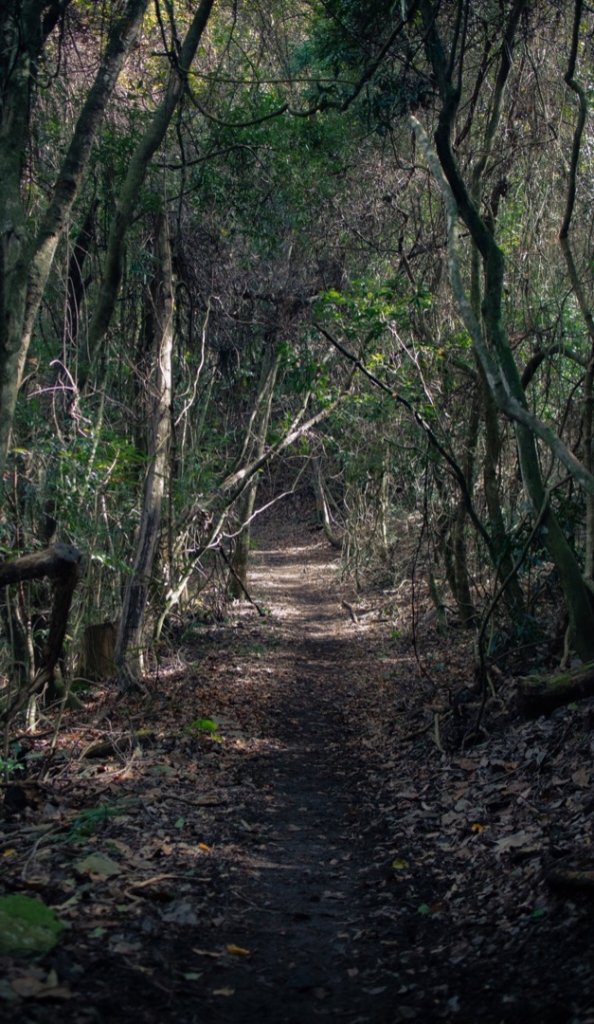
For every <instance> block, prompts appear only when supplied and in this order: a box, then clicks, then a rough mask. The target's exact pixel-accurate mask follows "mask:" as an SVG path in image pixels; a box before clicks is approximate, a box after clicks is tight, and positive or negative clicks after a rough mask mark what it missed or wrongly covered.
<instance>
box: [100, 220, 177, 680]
mask: <svg viewBox="0 0 594 1024" xmlns="http://www.w3.org/2000/svg"><path fill="white" fill-rule="evenodd" d="M155 236H156V237H155V251H156V257H157V262H158V271H157V276H156V279H155V281H154V282H153V288H152V298H151V303H152V311H153V312H152V315H153V317H154V328H155V329H154V334H155V354H154V368H153V373H154V393H153V413H152V420H151V423H150V426H149V437H148V444H147V447H148V458H149V464H148V468H147V473H146V478H145V483H144V493H143V501H142V510H141V517H140V527H139V531H138V537H137V540H136V553H135V556H134V563H133V566H132V571H131V574H130V576H129V577H128V579H127V581H126V587H125V590H124V599H123V607H122V614H121V616H120V621H119V626H118V632H117V638H116V644H115V654H114V661H115V665H116V671H117V674H118V677H119V682H120V685H121V686H122V688H123V689H126V688H127V687H128V685H130V684H132V683H133V682H134V681H135V680H137V679H138V678H139V676H140V675H141V674H142V671H143V657H142V627H143V623H144V615H145V610H146V604H147V598H148V588H149V582H150V579H151V574H152V571H153V565H154V561H155V554H156V551H157V544H158V541H159V532H160V527H161V509H162V504H163V495H164V492H165V481H166V478H167V471H168V464H169V443H170V437H171V401H172V371H171V362H172V360H171V354H172V350H173V273H172V267H171V248H170V244H169V234H168V227H167V220H166V217H165V214H161V215H160V216H159V218H158V221H157V224H156V228H155Z"/></svg>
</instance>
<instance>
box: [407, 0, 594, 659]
mask: <svg viewBox="0 0 594 1024" xmlns="http://www.w3.org/2000/svg"><path fill="white" fill-rule="evenodd" d="M525 6H526V2H525V0H516V3H515V4H514V7H513V15H512V16H510V22H509V25H508V30H507V32H506V38H505V45H504V48H503V54H502V58H501V68H500V72H499V75H498V79H497V88H496V92H495V97H494V100H493V110H492V114H491V118H490V121H489V124H488V129H487V139H486V143H485V150H486V151H489V150H490V146H491V143H492V141H493V138H494V134H495V129H496V126H497V124H498V120H499V113H500V108H501V100H502V96H503V91H504V88H505V83H506V80H507V74H508V72H509V67H510V66H511V54H512V50H513V36H514V30H515V27H516V26H517V21H518V19H519V15H520V13H521V11H522V9H523V8H524V7H525ZM422 9H423V13H424V17H425V25H426V48H427V54H428V57H429V59H430V61H431V63H432V66H433V70H434V73H435V75H436V78H437V80H438V82H439V87H440V92H441V96H442V108H441V111H440V115H439V123H438V127H437V129H436V132H435V143H436V148H437V156H438V159H439V163H440V165H441V166H440V167H439V168H438V169H437V168H436V173H437V180H438V182H439V184H440V186H441V188H442V193H443V196H444V200H445V203H446V211H447V215H448V234H449V246H448V255H449V262H450V278H451V281H452V288H453V291H454V297H455V299H456V302H457V303H458V305H459V308H460V311H461V313H462V316H463V318H464V322H465V324H466V326H467V328H468V330H469V332H470V334H471V337H472V340H473V343H474V348H475V353H476V355H477V357H478V358H479V360H480V362H481V365H482V367H483V370H484V372H485V376H486V378H487V381H488V383H489V387H490V388H491V390H492V393H493V397H494V399H495V401H496V402H498V403H499V402H501V408H502V410H503V411H505V412H508V413H509V411H510V410H511V409H513V410H514V414H515V415H514V420H515V430H516V442H517V446H518V455H519V461H520V467H521V471H522V479H523V482H524V488H525V491H526V494H527V496H528V498H529V500H530V502H531V505H532V507H533V510H534V513H535V515H537V516H539V518H540V521H541V524H542V536H543V541H544V543H545V545H546V547H547V550H548V552H549V554H550V556H551V559H552V561H553V563H554V565H555V568H556V570H557V573H558V575H559V579H560V581H561V586H562V589H563V593H564V597H565V602H566V605H567V610H568V614H569V620H570V626H571V632H572V636H573V640H574V644H575V649H576V650H577V652H578V654H579V655H580V657H581V658H582V660H583V661H590V660H592V659H594V606H593V602H592V596H591V594H590V592H589V590H588V588H587V586H586V584H585V583H584V580H583V578H582V574H581V569H580V566H579V563H578V561H577V558H576V555H575V552H574V551H573V549H572V547H571V545H570V544H569V542H568V540H567V538H566V537H565V535H564V533H563V531H562V529H561V527H560V525H559V522H558V520H557V517H556V516H555V514H554V512H553V510H552V509H551V506H550V502H549V495H548V493H547V491H546V490H545V487H544V483H543V480H542V474H541V470H540V465H539V461H538V452H537V448H536V441H535V434H534V429H533V421H534V420H535V418H533V417H531V416H530V415H529V413H528V409H527V406H526V400H525V396H524V390H523V388H522V382H521V379H520V374H519V372H518V368H517V366H516V363H515V360H514V356H513V352H512V350H511V346H510V344H509V338H508V335H507V331H506V328H505V322H504V314H503V285H504V257H503V253H502V252H501V249H500V248H499V246H498V245H497V243H496V241H495V238H494V236H493V234H492V232H491V230H490V229H489V227H488V226H487V224H486V223H485V221H484V219H483V217H482V216H481V214H480V212H479V210H478V209H477V208H476V206H475V205H474V203H473V202H472V199H471V196H470V194H469V192H468V189H467V188H466V185H465V182H464V180H463V178H462V175H461V172H460V169H459V167H458V164H457V162H456V159H455V157H454V154H453V151H452V145H451V132H452V125H453V122H454V119H455V115H456V111H457V106H458V102H459V92H458V90H457V89H454V88H453V86H452V83H451V81H450V79H449V77H448V72H447V69H448V67H449V66H450V65H449V62H448V60H447V57H446V55H445V51H444V49H443V45H442V43H441V40H440V39H439V36H438V34H437V30H436V26H435V7H434V4H432V3H429V2H424V3H423V4H422ZM413 123H414V124H415V125H416V126H418V129H419V130H418V136H419V138H420V139H421V141H422V144H423V147H424V149H425V152H426V155H427V158H428V160H429V163H430V166H432V167H433V166H435V165H434V164H433V161H434V154H433V152H432V150H431V149H430V147H428V146H427V142H426V137H424V136H423V132H422V129H421V128H420V125H418V122H416V121H414V122H413ZM458 217H460V218H461V219H462V220H463V221H464V223H465V224H466V227H467V228H468V231H469V232H470V236H471V238H472V241H473V243H474V245H475V246H476V247H477V249H478V251H479V253H480V255H481V258H482V263H483V273H484V282H485V284H484V299H483V304H482V317H483V322H484V325H485V331H486V335H487V338H488V339H489V341H490V343H491V352H492V353H493V355H494V360H493V356H492V355H491V354H490V353H489V352H488V350H487V349H486V347H485V345H484V340H483V337H482V331H481V327H480V325H479V324H478V322H477V320H476V317H475V315H474V313H473V310H472V305H471V303H470V302H469V300H468V297H467V295H466V292H465V289H464V286H463V283H462V278H461V274H460V264H459V255H458V250H457V221H458ZM556 440H557V441H558V439H556ZM563 447H564V446H562V445H559V444H556V445H555V449H556V450H558V451H559V452H561V449H562V448H563ZM564 461H566V459H565V457H564ZM569 461H570V464H571V465H572V466H574V463H575V462H576V460H575V459H573V458H571V459H570V460H569ZM575 468H576V467H575V466H574V469H575ZM581 469H582V471H583V467H581ZM581 475H582V476H583V472H582V474H581Z"/></svg>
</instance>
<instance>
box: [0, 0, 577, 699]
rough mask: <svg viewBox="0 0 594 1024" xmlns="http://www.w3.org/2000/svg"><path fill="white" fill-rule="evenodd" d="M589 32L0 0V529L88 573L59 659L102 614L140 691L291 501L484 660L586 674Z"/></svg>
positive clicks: (34, 659)
mask: <svg viewBox="0 0 594 1024" xmlns="http://www.w3.org/2000/svg"><path fill="white" fill-rule="evenodd" d="M593 29H594V25H593V23H592V12H591V11H590V9H589V8H587V7H585V6H584V5H583V4H582V3H581V2H579V0H576V2H575V3H573V4H566V3H560V2H558V0H540V2H538V3H533V2H532V3H531V2H528V0H506V2H505V3H497V4H495V3H491V2H490V0H484V2H480V3H471V2H470V0H458V2H455V3H449V2H447V3H446V2H443V0H442V2H440V0H412V2H403V3H402V4H391V3H390V4H388V3H386V2H383V0H376V2H374V3H371V4H369V3H366V4H362V3H357V2H352V0H326V2H320V3H317V2H315V3H300V2H299V0H275V2H273V3H266V4H264V3H261V4H259V3H250V4H236V3H232V2H221V3H219V2H214V3H213V2H212V0H211V2H207V0H203V2H202V4H200V5H199V6H198V7H197V6H196V5H195V4H190V3H182V2H177V3H174V2H172V0H155V2H154V3H148V2H146V0H145V2H139V0H127V2H124V0H111V2H105V3H103V4H101V5H97V4H94V3H88V2H86V0H36V2H35V0H12V2H9V3H6V4H4V6H3V9H2V12H1V13H0V40H1V43H0V45H1V46H2V51H3V59H2V62H1V67H2V71H1V77H0V95H1V98H2V120H1V125H0V178H1V180H2V183H3V188H2V193H1V196H0V232H1V235H2V263H1V268H0V269H1V274H2V280H1V288H2V291H1V298H0V402H1V405H0V448H1V451H0V460H1V465H2V470H3V478H2V487H3V501H2V511H1V514H0V543H1V551H2V555H3V556H4V558H6V559H12V558H16V557H17V556H19V555H21V554H24V553H31V552H34V551H36V550H37V549H45V548H47V547H48V545H49V546H51V545H52V544H53V543H54V542H55V541H56V540H57V541H59V542H62V543H68V544H71V545H75V546H76V548H77V549H78V550H79V551H81V552H82V553H83V556H84V562H83V568H82V570H81V579H80V583H79V585H78V588H77V593H76V597H75V602H74V611H73V614H72V616H71V621H70V624H69V629H68V634H67V638H66V650H67V654H68V659H69V661H70V668H71V670H72V669H74V668H75V667H76V666H77V664H78V668H80V663H79V660H78V659H79V655H78V654H77V651H78V650H79V648H80V643H81V637H82V635H83V632H84V630H85V628H86V627H88V626H92V625H96V624H99V623H105V622H111V623H116V626H115V627H113V628H114V629H115V634H114V635H115V650H114V652H113V668H114V673H115V674H116V675H117V676H118V678H119V681H120V684H121V685H122V686H124V687H126V686H129V685H131V684H135V683H137V681H138V680H140V679H141V678H142V672H143V670H144V668H145V667H146V655H147V653H150V651H151V650H153V649H154V645H155V643H156V642H157V640H158V639H159V637H160V636H162V634H163V630H171V629H172V628H173V627H174V626H175V625H176V624H179V623H180V622H181V623H182V624H183V623H184V622H187V620H188V618H189V617H196V616H198V617H200V616H208V615H218V614H222V613H223V612H224V607H225V603H226V602H227V601H228V600H229V599H230V598H231V597H239V598H241V597H242V596H245V587H246V582H247V577H246V566H247V561H248V557H249V531H250V523H251V522H252V521H253V517H254V516H255V515H257V512H258V509H259V508H260V507H261V506H262V505H264V504H266V503H268V502H269V501H271V500H273V499H279V500H284V499H282V498H280V495H281V493H284V492H285V491H290V490H292V489H295V488H300V489H302V490H303V491H305V492H306V493H308V494H311V502H312V514H313V509H314V508H315V509H317V513H316V514H317V515H318V516H319V521H320V525H321V526H323V527H324V528H325V529H326V531H327V534H328V537H329V539H330V540H331V541H332V542H334V543H336V544H338V545H341V547H342V551H343V558H344V564H345V570H346V571H347V572H349V573H351V574H353V576H354V578H355V579H356V580H357V582H358V584H359V585H361V586H364V585H366V584H367V583H368V582H369V581H371V580H375V581H378V580H379V581H381V582H382V583H383V584H384V585H385V586H392V585H394V584H395V583H397V582H400V581H401V580H403V579H406V578H408V577H409V576H410V574H411V573H413V572H414V573H415V575H416V578H417V582H418V581H419V580H421V581H422V582H423V584H424V585H425V586H426V589H427V594H428V595H430V597H431V599H432V600H433V602H434V603H435V605H436V609H437V613H438V614H439V616H440V618H443V619H444V621H446V620H447V621H448V622H450V623H452V622H453V623H457V624H460V625H462V626H464V627H469V628H474V629H476V630H477V633H478V635H479V638H480V651H481V659H482V664H483V668H484V666H485V665H488V662H489V659H493V658H499V657H500V656H501V655H502V654H504V653H505V652H509V651H510V650H514V651H516V652H518V651H521V652H522V654H521V657H516V660H515V661H514V666H515V667H516V668H518V667H521V668H522V669H526V668H527V667H528V666H529V665H530V664H531V663H532V662H533V660H534V652H535V651H536V650H538V651H539V652H540V653H539V657H542V651H543V638H547V637H551V636H553V635H554V637H555V644H556V646H555V644H553V643H551V644H550V645H549V646H548V647H547V656H548V657H550V659H551V661H554V660H555V659H557V660H559V659H560V657H561V656H562V649H563V643H564V644H565V652H566V655H568V654H569V655H570V654H571V652H572V651H573V652H575V653H577V655H578V656H579V658H580V659H581V660H582V661H588V660H592V659H594V606H593V604H592V594H591V591H592V578H593V572H594V477H593V476H592V471H593V449H592V413H593V393H592V387H593V377H594V362H593V358H592V356H593V347H592V346H593V342H594V323H593V320H592V313H591V300H592V255H591V252H592V241H591V235H592V211H593V210H594V203H593V201H592V198H593V197H592V195H591V191H592V180H593V176H592V167H591V162H592V153H593V148H592V146H593V141H592V140H593V135H592V127H591V123H590V120H589V100H590V94H591V91H592V82H591V80H590V79H591V67H592V32H593ZM207 594H208V597H207ZM551 598H552V600H551ZM547 602H548V603H547ZM50 605H51V593H50V590H49V584H48V583H47V582H46V583H44V582H40V581H35V582H26V581H24V580H22V581H20V582H19V583H18V584H16V585H12V586H11V588H7V589H6V590H5V598H4V600H3V604H2V619H3V626H4V631H3V632H4V640H3V654H2V658H3V671H4V674H5V679H6V680H7V688H8V690H9V691H10V692H13V689H11V688H14V687H15V686H16V687H21V688H23V687H24V688H25V690H26V692H27V693H29V692H31V690H34V689H35V679H36V678H37V679H39V680H40V681H42V682H43V684H44V685H45V684H46V683H47V677H46V676H44V675H43V673H42V672H41V671H40V669H39V664H40V659H41V661H43V655H42V654H40V651H41V650H42V648H43V644H44V640H45V637H46V634H47V630H48V628H49V621H50ZM552 608H554V609H555V614H553V613H552V611H551V609H552ZM44 631H45V632H44ZM15 666H16V668H15ZM36 673H37V675H36ZM40 685H41V682H40ZM27 687H28V688H29V689H26V688H27ZM7 707H15V705H14V702H13V701H12V702H11V698H10V694H9V697H8V704H7Z"/></svg>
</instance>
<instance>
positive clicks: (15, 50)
mask: <svg viewBox="0 0 594 1024" xmlns="http://www.w3.org/2000/svg"><path fill="white" fill-rule="evenodd" d="M147 3H148V0H128V4H127V7H126V10H125V12H124V14H123V15H122V17H121V18H118V19H116V20H115V22H114V25H113V28H112V31H111V33H110V36H109V40H108V43H107V48H106V51H105V56H104V58H103V60H102V62H101V65H100V68H99V71H98V72H97V77H96V78H95V82H94V84H93V86H92V88H91V90H90V92H89V94H88V97H87V100H86V102H85V104H84V106H83V109H82V111H81V113H80V116H79V118H78V121H77V124H76V128H75V130H74V134H73V136H72V139H71V142H70V146H69V148H68V151H67V153H66V156H65V157H64V162H63V164H62V168H61V170H60V173H59V174H58V178H57V181H56V183H55V185H54V190H53V194H52V198H51V200H50V203H49V206H48V208H47V210H46V213H45V215H44V217H43V220H42V223H41V227H40V229H39V232H38V234H37V238H35V239H32V238H30V237H28V235H27V227H26V214H25V210H24V207H23V201H22V191H23V190H22V174H23V166H24V158H25V154H26V152H27V144H28V138H29V110H30V96H31V90H32V86H33V82H34V80H35V75H36V68H37V63H38V61H39V59H40V56H41V53H42V49H43V45H44V42H45V38H46V34H47V30H48V27H49V23H48V22H47V19H44V18H43V17H42V14H43V11H42V8H44V7H45V6H46V5H45V4H23V5H13V7H14V8H15V10H14V12H13V14H12V18H11V15H10V14H5V15H4V16H3V21H2V23H0V27H1V28H2V29H3V34H2V41H3V45H4V44H5V43H6V41H7V40H8V41H9V50H10V52H9V53H6V52H4V53H3V61H5V62H6V66H7V67H8V66H10V74H7V75H6V76H5V77H2V78H0V82H1V100H2V106H3V111H2V119H1V121H0V181H1V182H2V188H1V189H0V236H1V237H0V245H1V252H0V271H1V272H0V279H1V285H0V287H1V295H0V474H1V473H2V470H3V468H4V464H5V460H6V455H7V453H8V446H9V442H10V432H11V429H12V421H13V416H14V410H15V406H16V400H17V394H18V390H19V387H20V382H21V378H22V374H23V369H24V365H25V359H26V357H27V353H28V350H29V343H30V340H31V334H32V331H33V325H34V323H35V318H36V316H37V313H38V311H39V307H40V305H41V301H42V299H43V295H44V292H45V288H46V285H47V281H48V277H49V273H50V270H51V267H52V264H53V260H54V256H55V253H56V249H57V246H58V242H59V241H60V238H61V237H62V235H63V233H64V229H65V226H66V223H67V219H68V215H69V213H70V211H71V209H72V206H73V203H74V201H75V199H76V197H77V195H78V192H79V189H80V185H81V183H82V180H83V176H84V173H85V171H86V168H87V165H88V162H89V157H90V153H91V147H92V145H93V142H94V139H95V136H96V134H97V130H98V127H99V125H100V123H101V119H102V117H103V113H104V111H105V108H106V106H107V102H108V100H109V98H110V96H111V94H112V92H113V89H114V87H115V84H116V82H117V79H118V76H119V73H120V71H121V69H122V66H123V64H124V60H125V58H126V56H127V54H128V53H129V51H130V48H131V46H132V44H133V42H134V41H135V39H136V38H137V36H138V32H139V30H140V26H141V24H142V18H143V15H144V12H145V9H146V6H147ZM54 6H56V7H57V6H58V5H54ZM17 7H18V8H20V7H22V8H23V10H22V11H21V10H17V9H16V8H17ZM54 23H55V22H54Z"/></svg>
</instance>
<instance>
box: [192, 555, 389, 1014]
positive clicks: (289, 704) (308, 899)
mask: <svg viewBox="0 0 594 1024" xmlns="http://www.w3.org/2000/svg"><path fill="white" fill-rule="evenodd" d="M277 543H278V542H277ZM331 559H332V556H331V555H330V554H329V552H328V549H327V547H326V545H325V544H324V543H323V542H318V543H317V545H310V546H309V547H305V545H303V544H302V545H301V546H295V547H293V548H287V547H286V545H284V544H283V545H282V547H281V549H280V550H279V548H278V547H273V548H272V549H270V548H268V549H264V550H262V549H261V550H260V551H259V552H258V554H257V556H256V559H255V565H254V570H253V571H252V574H251V586H252V590H253V593H254V596H256V597H257V599H258V600H259V601H260V602H263V603H264V604H265V605H266V606H267V607H268V608H269V609H270V611H271V613H272V616H273V619H274V620H275V622H276V628H275V630H274V633H275V636H274V646H273V647H272V649H270V650H269V652H268V654H267V657H268V658H269V659H270V662H271V665H265V668H268V669H269V670H270V667H271V666H272V672H273V673H274V680H273V687H274V690H273V697H272V700H271V702H270V704H269V706H268V710H267V714H266V719H265V721H264V723H263V725H264V728H265V730H266V731H267V732H268V734H269V738H270V739H271V740H273V743H274V747H273V749H272V750H271V751H268V752H267V753H265V754H262V755H260V756H257V757H255V758H253V759H252V760H251V761H250V763H249V765H248V766H247V767H246V769H245V773H246V774H245V775H244V778H243V782H244V783H247V784H248V785H250V786H252V787H253V788H254V790H255V792H256V794H257V795H256V796H255V799H254V800H253V801H252V803H251V806H249V807H248V809H247V810H246V813H245V818H244V820H245V819H247V821H246V822H245V823H246V826H247V829H246V831H247V832H248V835H249V837H250V842H251V844H253V848H254V854H253V860H252V863H251V866H250V869H249V872H248V874H247V875H244V876H243V877H242V879H241V880H240V881H239V883H238V886H237V888H236V890H235V892H236V894H237V896H238V902H236V903H235V904H234V905H233V906H232V907H231V908H230V910H229V912H228V914H227V916H226V921H225V927H226V928H227V929H228V930H230V931H233V932H234V933H235V934H237V935H238V936H239V939H238V941H239V942H240V944H242V945H244V944H245V946H246V947H248V948H250V949H251V950H253V955H252V961H251V964H250V965H249V968H247V965H244V964H242V965H238V967H237V968H236V970H235V971H233V972H232V973H231V974H230V977H231V979H232V981H231V985H232V987H233V989H234V993H233V996H232V997H230V998H229V999H228V1001H227V1002H226V1004H225V1005H224V1006H220V1005H219V1007H218V1008H217V1007H216V1006H211V1012H212V1018H211V1019H212V1020H213V1021H221V1022H223V1021H225V1022H229V1024H231V1022H233V1024H234V1022H236V1021H237V1022H239V1021H241V1022H244V1021H245V1022H248V1021H275V1022H277V1024H283V1022H291V1024H292V1022H295V1024H296V1022H298V1021H299V1022H304V1021H308V1020H313V1019H318V1018H324V1017H326V1018H327V1017H330V1018H334V1019H336V1020H340V1021H345V1022H350V1024H359V1022H360V1024H364V1022H370V1021H377V1022H380V1021H384V1020H385V1021H393V1020H394V1019H395V1018H394V1013H393V1010H394V993H393V991H391V988H392V986H393V981H394V979H393V978H391V979H390V978H388V977H386V976H385V975H384V973H383V971H382V968H381V966H380V965H379V963H378V962H377V954H378V949H377V947H376V946H375V943H374V942H373V929H372V927H371V925H370V921H369V920H368V919H366V915H365V909H366V908H365V902H364V894H365V887H366V883H368V882H369V871H370V866H371V859H370V856H369V854H370V844H371V842H372V839H371V832H370V829H369V826H370V821H369V817H368V814H369V811H368V809H367V808H366V807H364V806H362V805H361V804H360V802H359V793H358V782H359V781H360V780H359V774H358V773H359V772H360V764H359V763H358V759H357V746H358V737H357V733H356V730H354V729H353V723H352V722H350V721H349V700H350V699H351V698H352V695H353V692H354V691H355V690H356V682H357V675H358V671H359V670H360V669H361V668H362V667H363V666H364V664H365V662H368V652H367V651H366V649H365V647H364V646H363V645H361V644H360V643H359V642H358V641H357V638H356V634H354V632H353V629H352V625H351V624H350V621H349V620H348V619H346V616H345V612H344V610H343V609H342V608H341V607H340V600H339V587H338V585H337V582H336V581H335V580H334V579H333V578H334V577H335V576H336V574H337V565H336V562H335V561H332V560H331ZM368 667H369V666H368V664H367V666H366V670H367V671H368ZM351 711H352V709H351Z"/></svg>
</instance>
